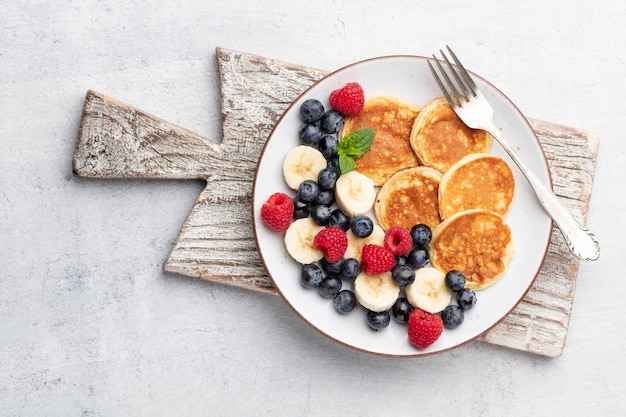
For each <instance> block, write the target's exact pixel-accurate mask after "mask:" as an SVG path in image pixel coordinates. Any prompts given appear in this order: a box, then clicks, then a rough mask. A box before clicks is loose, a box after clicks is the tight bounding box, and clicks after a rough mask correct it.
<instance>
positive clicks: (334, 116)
mask: <svg viewBox="0 0 626 417" xmlns="http://www.w3.org/2000/svg"><path fill="white" fill-rule="evenodd" d="M320 126H321V128H322V131H324V132H326V133H331V134H332V133H337V132H339V131H340V130H341V128H342V127H343V115H342V114H341V113H339V112H338V111H337V110H328V111H327V112H326V113H324V115H323V116H322V120H321V121H320ZM320 139H321V137H320ZM318 141H319V139H318Z"/></svg>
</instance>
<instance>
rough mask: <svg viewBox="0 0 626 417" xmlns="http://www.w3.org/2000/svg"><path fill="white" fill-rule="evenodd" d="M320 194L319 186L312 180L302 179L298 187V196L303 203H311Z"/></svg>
mask: <svg viewBox="0 0 626 417" xmlns="http://www.w3.org/2000/svg"><path fill="white" fill-rule="evenodd" d="M319 195H320V186H319V185H318V183H316V182H315V181H313V180H305V181H302V184H300V186H299V187H298V198H299V199H300V200H301V201H304V202H305V203H312V202H314V201H315V199H316V198H317V197H318V196H319Z"/></svg>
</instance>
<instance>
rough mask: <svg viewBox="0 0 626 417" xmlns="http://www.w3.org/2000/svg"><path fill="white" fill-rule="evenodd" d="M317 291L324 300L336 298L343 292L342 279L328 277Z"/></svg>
mask: <svg viewBox="0 0 626 417" xmlns="http://www.w3.org/2000/svg"><path fill="white" fill-rule="evenodd" d="M317 290H318V292H319V293H320V295H321V296H322V297H324V298H334V297H335V296H336V295H337V293H338V292H339V291H340V290H341V279H340V278H339V277H335V276H329V277H326V278H324V279H323V280H322V282H320V285H319V286H318V287H317Z"/></svg>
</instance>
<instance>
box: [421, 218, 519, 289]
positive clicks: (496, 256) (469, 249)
mask: <svg viewBox="0 0 626 417" xmlns="http://www.w3.org/2000/svg"><path fill="white" fill-rule="evenodd" d="M431 245H432V247H431V251H430V255H431V263H432V265H433V266H434V267H435V268H437V269H439V270H440V271H452V270H457V271H461V272H462V273H463V275H464V276H465V279H466V283H465V286H466V287H467V288H469V289H472V290H482V289H485V288H487V287H488V286H490V285H492V284H494V283H495V282H496V281H498V279H499V278H500V277H501V276H502V274H503V273H504V271H505V270H506V268H507V266H508V265H509V263H510V261H511V259H512V257H513V254H514V252H515V250H514V245H513V239H512V237H511V228H510V227H509V226H508V225H507V224H506V223H505V222H504V219H503V218H502V216H500V215H499V214H496V213H494V212H492V211H488V210H482V209H472V210H466V211H462V212H459V213H456V214H454V215H452V216H451V217H449V218H448V219H446V220H444V221H443V222H442V223H441V224H439V226H437V228H435V230H434V231H433V239H432V242H431Z"/></svg>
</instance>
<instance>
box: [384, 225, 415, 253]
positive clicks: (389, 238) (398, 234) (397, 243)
mask: <svg viewBox="0 0 626 417" xmlns="http://www.w3.org/2000/svg"><path fill="white" fill-rule="evenodd" d="M384 242H385V247H386V248H387V249H389V250H390V251H391V253H393V254H394V255H396V256H404V255H406V254H408V253H409V251H410V250H411V248H412V247H413V239H411V235H410V234H409V231H408V230H406V229H405V228H404V227H400V226H392V227H390V228H389V229H388V230H387V232H386V233H385V241H384Z"/></svg>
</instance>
